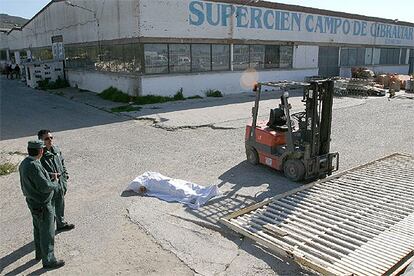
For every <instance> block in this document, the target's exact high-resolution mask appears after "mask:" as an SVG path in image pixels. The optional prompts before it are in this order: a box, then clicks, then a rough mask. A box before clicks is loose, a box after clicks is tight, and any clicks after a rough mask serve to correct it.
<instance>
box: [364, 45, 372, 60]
mask: <svg viewBox="0 0 414 276" xmlns="http://www.w3.org/2000/svg"><path fill="white" fill-rule="evenodd" d="M365 64H372V48H366V49H365Z"/></svg>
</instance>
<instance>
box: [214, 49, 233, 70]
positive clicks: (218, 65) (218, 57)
mask: <svg viewBox="0 0 414 276" xmlns="http://www.w3.org/2000/svg"><path fill="white" fill-rule="evenodd" d="M211 51H212V52H211V53H212V69H213V71H224V70H229V69H230V46H229V45H224V44H213V45H212V46H211Z"/></svg>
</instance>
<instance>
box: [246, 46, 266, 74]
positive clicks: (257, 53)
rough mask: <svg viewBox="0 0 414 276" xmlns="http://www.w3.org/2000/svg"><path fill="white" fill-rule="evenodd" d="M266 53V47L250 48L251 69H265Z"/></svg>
mask: <svg viewBox="0 0 414 276" xmlns="http://www.w3.org/2000/svg"><path fill="white" fill-rule="evenodd" d="M265 51H266V48H265V46H264V45H251V46H250V68H254V69H263V65H264V62H265Z"/></svg>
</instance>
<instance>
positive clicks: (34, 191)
mask: <svg viewBox="0 0 414 276" xmlns="http://www.w3.org/2000/svg"><path fill="white" fill-rule="evenodd" d="M43 146H44V144H43V142H42V141H29V143H28V145H27V151H28V153H29V156H28V157H26V158H25V159H24V160H23V161H22V163H21V164H20V166H19V173H20V184H21V188H22V191H23V195H24V196H25V197H26V202H27V206H28V207H29V210H30V213H31V214H32V218H33V234H34V243H35V248H36V260H42V263H43V268H45V269H56V268H59V267H62V266H64V265H65V262H64V261H62V260H56V258H55V254H54V244H55V229H54V226H55V208H54V207H53V206H52V202H51V200H52V197H53V194H54V191H55V190H56V189H57V188H58V183H57V182H55V181H56V180H57V178H58V175H57V174H52V175H51V176H52V180H53V182H52V180H51V178H50V174H49V173H48V172H47V171H46V170H45V169H44V168H43V166H42V164H41V163H40V158H41V157H42V155H43Z"/></svg>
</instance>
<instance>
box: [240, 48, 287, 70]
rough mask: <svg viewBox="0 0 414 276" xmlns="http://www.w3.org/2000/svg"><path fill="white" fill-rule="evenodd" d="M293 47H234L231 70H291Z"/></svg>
mask: <svg viewBox="0 0 414 276" xmlns="http://www.w3.org/2000/svg"><path fill="white" fill-rule="evenodd" d="M292 62H293V47H292V46H279V45H250V46H249V45H234V47H233V70H244V69H247V68H249V67H250V68H254V69H263V68H265V69H272V68H291V67H292Z"/></svg>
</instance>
